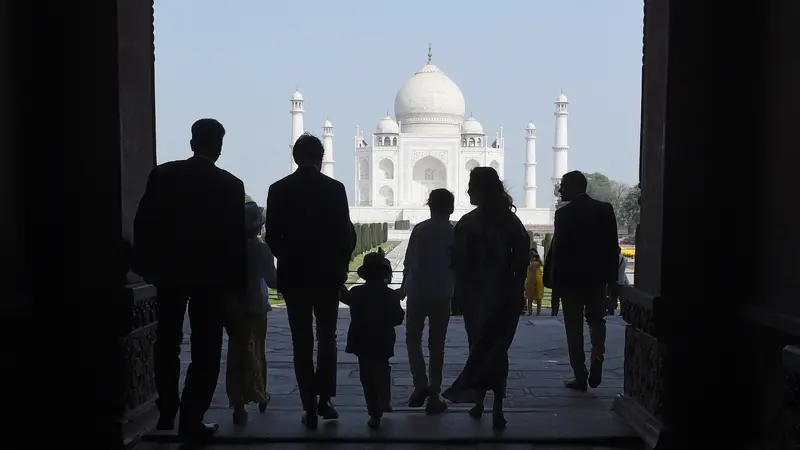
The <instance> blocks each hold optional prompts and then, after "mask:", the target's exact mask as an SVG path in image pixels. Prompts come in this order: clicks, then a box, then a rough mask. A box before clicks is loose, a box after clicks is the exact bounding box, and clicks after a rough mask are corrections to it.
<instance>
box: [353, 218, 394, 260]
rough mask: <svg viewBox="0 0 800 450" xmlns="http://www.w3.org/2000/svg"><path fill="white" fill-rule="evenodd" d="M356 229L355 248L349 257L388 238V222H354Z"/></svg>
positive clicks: (382, 242)
mask: <svg viewBox="0 0 800 450" xmlns="http://www.w3.org/2000/svg"><path fill="white" fill-rule="evenodd" d="M353 227H355V229H356V248H355V250H353V254H352V255H351V256H350V259H351V260H352V259H353V258H355V257H356V255H360V254H362V253H364V252H366V251H367V250H370V249H373V248H375V247H377V246H379V245H381V244H384V243H386V241H388V240H389V224H388V223H354V224H353Z"/></svg>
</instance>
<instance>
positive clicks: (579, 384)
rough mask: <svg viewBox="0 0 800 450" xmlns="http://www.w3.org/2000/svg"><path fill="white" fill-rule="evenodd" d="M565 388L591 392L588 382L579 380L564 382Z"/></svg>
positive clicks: (571, 379)
mask: <svg viewBox="0 0 800 450" xmlns="http://www.w3.org/2000/svg"><path fill="white" fill-rule="evenodd" d="M564 387H565V388H567V389H573V390H575V391H580V392H586V391H587V390H589V386H588V385H587V384H586V380H579V379H577V378H570V379H568V380H564Z"/></svg>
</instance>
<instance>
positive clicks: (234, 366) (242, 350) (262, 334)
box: [225, 202, 277, 425]
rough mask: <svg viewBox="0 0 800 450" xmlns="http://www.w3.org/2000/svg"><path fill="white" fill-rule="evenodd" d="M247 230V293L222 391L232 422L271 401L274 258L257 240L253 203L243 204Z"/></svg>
mask: <svg viewBox="0 0 800 450" xmlns="http://www.w3.org/2000/svg"><path fill="white" fill-rule="evenodd" d="M244 206H245V228H246V231H247V271H248V274H247V292H246V295H245V298H243V299H240V300H241V304H240V305H239V309H240V317H239V320H238V322H239V323H238V326H236V327H234V328H233V329H232V330H231V329H230V328H229V329H228V364H227V369H226V375H225V390H226V393H227V394H228V399H229V401H230V406H231V408H233V423H234V424H237V425H241V424H244V423H245V422H246V421H247V410H245V405H247V404H248V403H251V402H253V403H258V409H259V410H260V411H261V412H264V411H266V409H267V404H268V403H269V400H270V395H269V392H267V356H266V355H267V354H266V349H265V344H266V340H267V313H268V312H269V311H271V310H272V306H270V304H269V288H274V287H275V286H276V284H277V273H276V270H275V258H274V257H273V256H272V252H271V251H270V249H269V246H268V245H267V244H265V243H263V242H261V239H259V238H258V233H259V232H260V231H261V227H262V226H263V225H264V213H263V211H262V209H261V208H260V207H259V206H258V205H257V204H256V203H255V202H247V203H245V205H244Z"/></svg>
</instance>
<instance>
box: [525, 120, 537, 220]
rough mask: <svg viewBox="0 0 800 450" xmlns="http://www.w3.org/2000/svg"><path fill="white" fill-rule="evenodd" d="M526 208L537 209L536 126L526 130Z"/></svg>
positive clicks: (532, 125) (528, 127) (529, 126)
mask: <svg viewBox="0 0 800 450" xmlns="http://www.w3.org/2000/svg"><path fill="white" fill-rule="evenodd" d="M525 208H536V125H534V124H533V122H531V123H529V124H528V126H527V127H526V128H525Z"/></svg>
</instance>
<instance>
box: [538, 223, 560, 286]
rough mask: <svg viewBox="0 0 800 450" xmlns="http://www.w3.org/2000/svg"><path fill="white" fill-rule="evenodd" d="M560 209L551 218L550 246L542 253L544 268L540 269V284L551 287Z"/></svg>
mask: <svg viewBox="0 0 800 450" xmlns="http://www.w3.org/2000/svg"><path fill="white" fill-rule="evenodd" d="M560 212H561V210H560V209H557V210H556V214H555V217H554V218H553V237H552V238H551V239H550V248H548V249H547V253H546V254H545V255H544V269H543V270H542V284H544V286H545V287H549V288H550V289H553V283H554V281H555V280H554V278H553V273H554V272H555V267H556V252H555V250H556V247H557V244H558V241H559V239H556V236H559V234H558V232H559V230H560V229H562V227H559V225H558V224H559V223H561V214H560Z"/></svg>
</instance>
